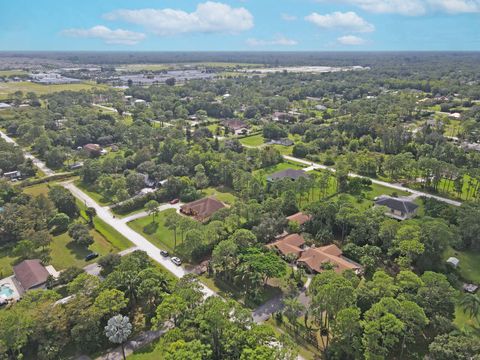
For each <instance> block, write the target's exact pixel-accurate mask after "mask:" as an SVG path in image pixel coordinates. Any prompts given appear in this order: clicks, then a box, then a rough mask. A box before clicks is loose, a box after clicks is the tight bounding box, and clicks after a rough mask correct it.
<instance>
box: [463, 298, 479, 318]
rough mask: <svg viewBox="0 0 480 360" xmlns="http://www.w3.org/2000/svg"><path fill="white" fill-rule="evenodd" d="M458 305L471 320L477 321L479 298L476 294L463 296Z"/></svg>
mask: <svg viewBox="0 0 480 360" xmlns="http://www.w3.org/2000/svg"><path fill="white" fill-rule="evenodd" d="M460 305H462V307H463V310H464V311H465V313H467V314H468V315H469V316H470V317H471V318H472V319H477V320H478V315H480V297H479V296H478V295H477V294H465V295H464V296H463V297H462V299H461V300H460Z"/></svg>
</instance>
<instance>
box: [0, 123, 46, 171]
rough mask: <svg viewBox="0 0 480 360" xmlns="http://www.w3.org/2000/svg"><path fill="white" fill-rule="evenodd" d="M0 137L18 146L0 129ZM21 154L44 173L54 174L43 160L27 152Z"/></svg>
mask: <svg viewBox="0 0 480 360" xmlns="http://www.w3.org/2000/svg"><path fill="white" fill-rule="evenodd" d="M0 137H1V138H2V139H4V140H5V141H6V142H8V143H10V144H14V145H15V146H18V144H17V142H16V141H15V140H13V139H12V138H11V137H10V136H8V135H7V134H5V133H4V132H3V131H0ZM23 154H24V156H25V157H26V158H27V159H31V160H32V162H33V165H35V166H36V167H37V168H39V169H40V170H41V171H42V172H43V173H44V174H45V175H47V176H51V175H54V174H55V171H53V170H52V169H50V168H48V167H47V165H45V163H44V162H43V161H41V160H39V159H37V158H36V157H35V156H33V155H32V154H30V153H29V152H27V151H23Z"/></svg>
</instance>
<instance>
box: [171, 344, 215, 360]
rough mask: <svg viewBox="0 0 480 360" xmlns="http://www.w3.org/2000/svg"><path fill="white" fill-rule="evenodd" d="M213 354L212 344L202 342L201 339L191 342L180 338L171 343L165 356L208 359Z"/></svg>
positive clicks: (180, 359)
mask: <svg viewBox="0 0 480 360" xmlns="http://www.w3.org/2000/svg"><path fill="white" fill-rule="evenodd" d="M211 356H212V350H211V348H210V346H209V345H204V344H202V343H201V342H200V341H199V340H193V341H189V342H186V341H184V340H178V341H175V342H174V343H171V344H169V346H168V348H167V349H166V350H165V353H164V355H163V358H164V359H165V360H208V359H211Z"/></svg>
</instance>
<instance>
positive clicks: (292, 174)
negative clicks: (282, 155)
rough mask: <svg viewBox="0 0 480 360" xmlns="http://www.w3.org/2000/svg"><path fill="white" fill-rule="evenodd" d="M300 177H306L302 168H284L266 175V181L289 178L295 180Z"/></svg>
mask: <svg viewBox="0 0 480 360" xmlns="http://www.w3.org/2000/svg"><path fill="white" fill-rule="evenodd" d="M301 177H308V174H307V173H306V172H305V171H303V170H295V169H285V170H282V171H278V172H276V173H274V174H271V175H269V176H267V181H268V182H272V181H276V180H282V179H290V180H293V181H295V180H297V179H299V178H301Z"/></svg>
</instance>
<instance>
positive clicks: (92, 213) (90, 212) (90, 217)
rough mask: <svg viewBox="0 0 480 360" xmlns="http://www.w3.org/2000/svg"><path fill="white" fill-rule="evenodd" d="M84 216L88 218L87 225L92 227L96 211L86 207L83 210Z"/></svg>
mask: <svg viewBox="0 0 480 360" xmlns="http://www.w3.org/2000/svg"><path fill="white" fill-rule="evenodd" d="M85 214H86V215H87V216H88V223H89V224H90V225H93V218H94V217H95V216H96V215H97V210H95V208H93V207H87V208H86V209H85Z"/></svg>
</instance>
